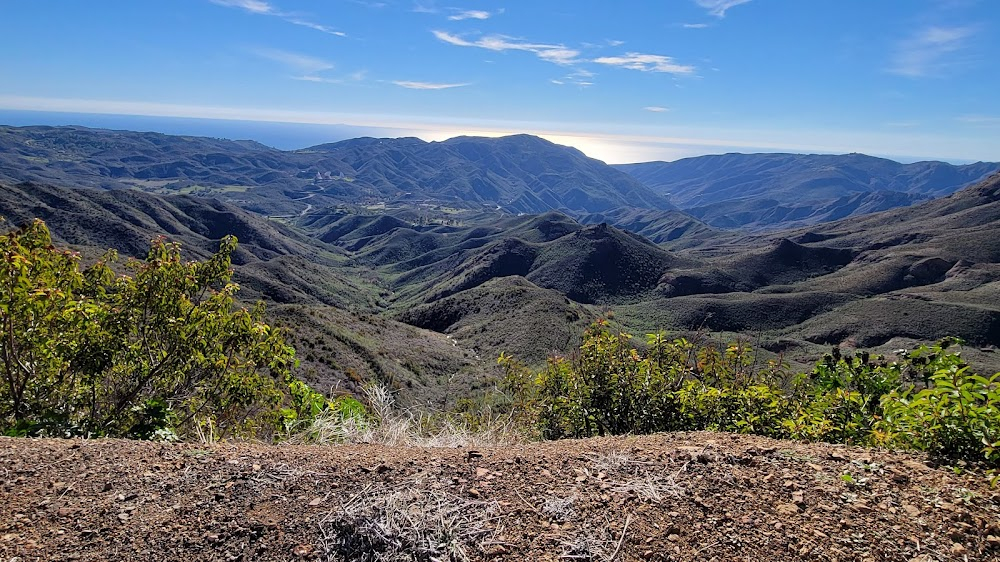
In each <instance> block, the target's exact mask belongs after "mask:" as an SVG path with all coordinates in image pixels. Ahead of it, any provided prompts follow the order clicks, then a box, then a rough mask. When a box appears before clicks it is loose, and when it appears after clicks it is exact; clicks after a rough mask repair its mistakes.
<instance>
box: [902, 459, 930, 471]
mask: <svg viewBox="0 0 1000 562" xmlns="http://www.w3.org/2000/svg"><path fill="white" fill-rule="evenodd" d="M903 466H905V467H906V468H908V469H910V470H916V471H917V472H934V469H933V468H931V467H929V466H927V465H926V464H924V463H922V462H920V461H914V460H905V461H903Z"/></svg>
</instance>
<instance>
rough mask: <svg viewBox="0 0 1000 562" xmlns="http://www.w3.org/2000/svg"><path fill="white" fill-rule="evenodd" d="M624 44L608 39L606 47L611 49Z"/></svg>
mask: <svg viewBox="0 0 1000 562" xmlns="http://www.w3.org/2000/svg"><path fill="white" fill-rule="evenodd" d="M624 44H625V42H624V41H621V40H618V39H608V45H610V46H612V47H621V46H622V45H624Z"/></svg>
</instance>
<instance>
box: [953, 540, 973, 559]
mask: <svg viewBox="0 0 1000 562" xmlns="http://www.w3.org/2000/svg"><path fill="white" fill-rule="evenodd" d="M968 551H969V549H967V548H965V547H964V546H962V545H961V544H959V543H953V544H952V545H951V553H952V554H956V555H958V556H961V555H963V554H965V553H966V552H968Z"/></svg>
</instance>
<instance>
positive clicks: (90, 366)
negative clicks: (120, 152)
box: [0, 221, 316, 438]
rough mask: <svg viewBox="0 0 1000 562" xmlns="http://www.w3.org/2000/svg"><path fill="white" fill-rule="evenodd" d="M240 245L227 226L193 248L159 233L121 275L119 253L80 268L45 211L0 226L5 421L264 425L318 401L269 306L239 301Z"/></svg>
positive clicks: (53, 431)
mask: <svg viewBox="0 0 1000 562" xmlns="http://www.w3.org/2000/svg"><path fill="white" fill-rule="evenodd" d="M235 248H236V239H235V238H232V237H229V238H226V239H224V240H223V241H222V243H221V245H220V248H219V252H218V253H217V254H215V255H214V256H212V257H211V258H210V259H209V260H207V261H204V262H184V261H182V260H181V253H180V247H179V245H177V244H168V243H165V242H163V241H162V240H155V241H154V242H153V244H152V247H151V249H150V251H149V254H148V256H147V257H146V259H145V260H144V261H138V260H129V261H128V262H127V263H126V264H124V269H125V270H126V271H127V272H128V274H125V275H116V274H115V273H114V271H113V270H112V268H111V264H112V263H113V262H114V261H115V259H116V256H115V255H114V254H113V253H109V254H108V255H107V256H106V257H105V259H102V260H101V261H99V262H98V263H96V264H94V265H93V266H91V267H89V268H85V269H81V268H80V265H79V256H77V255H75V254H73V253H71V252H68V251H64V250H59V249H56V248H55V247H54V246H53V245H52V240H51V237H50V235H49V231H48V229H47V228H46V227H45V225H44V223H42V222H41V221H35V222H34V223H32V224H29V225H27V226H25V227H23V228H21V229H18V230H14V231H12V232H10V233H8V234H6V235H3V236H0V378H2V380H0V431H3V432H5V433H7V434H12V435H108V436H125V437H137V438H154V437H159V438H165V437H171V436H177V435H180V436H185V435H190V434H193V433H197V432H198V431H199V429H200V428H202V427H204V426H206V425H207V426H209V427H211V428H212V432H211V433H212V434H213V435H215V434H218V435H219V436H225V435H229V434H250V435H258V434H260V433H262V432H263V433H267V432H270V431H273V430H274V429H275V428H277V427H280V420H281V417H282V410H281V407H282V406H289V407H290V408H292V409H293V410H295V411H296V415H315V413H316V402H315V396H313V395H312V394H310V393H309V392H307V391H305V390H304V389H303V388H302V385H301V383H298V381H295V380H294V379H292V378H291V376H290V374H289V369H290V367H291V366H292V365H293V362H294V350H293V349H292V348H291V347H289V346H287V345H285V343H284V339H283V336H282V334H281V332H280V331H279V330H277V329H274V328H272V327H271V326H269V325H267V324H266V323H264V321H263V315H264V308H263V306H262V305H258V306H257V307H255V308H253V309H250V310H248V309H246V308H241V307H236V306H235V300H234V295H235V293H236V292H237V290H238V289H239V288H238V286H237V285H236V284H234V283H231V282H230V276H231V274H232V271H231V267H230V263H231V262H230V256H231V255H232V252H233V251H234V250H235Z"/></svg>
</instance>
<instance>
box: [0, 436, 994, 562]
mask: <svg viewBox="0 0 1000 562" xmlns="http://www.w3.org/2000/svg"><path fill="white" fill-rule="evenodd" d="M0 475H2V476H3V478H2V487H0V560H3V561H8V560H19V561H28V560H186V561H193V560H295V559H303V560H465V559H468V560H484V559H495V560H647V559H648V560H799V559H801V560H996V559H997V558H998V557H1000V492H998V491H996V490H990V489H989V488H988V487H987V485H986V482H985V479H984V478H983V477H982V475H981V474H980V475H973V474H968V473H966V474H956V473H955V472H954V471H953V470H951V469H950V468H947V467H935V465H934V464H933V463H932V462H931V461H930V460H929V459H927V458H926V457H924V456H921V455H917V454H908V453H897V452H886V451H876V450H869V449H861V448H852V447H844V446H834V445H825V444H802V443H795V442H785V441H775V440H770V439H765V438H760V437H749V436H736V435H728V434H716V433H705V432H701V433H676V434H665V435H655V436H646V437H620V438H595V439H587V440H579V441H571V440H567V441H560V442H547V443H536V444H526V445H521V446H509V447H504V448H496V449H488V448H482V449H478V450H471V449H468V448H465V449H463V448H458V449H426V448H410V449H405V448H386V447H382V446H377V445H343V446H302V445H296V446H272V445H260V444H229V443H225V444H217V445H204V444H193V443H188V444H162V443H150V442H136V441H118V440H91V441H80V440H38V439H31V440H29V439H9V438H0ZM845 475H848V476H845Z"/></svg>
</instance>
